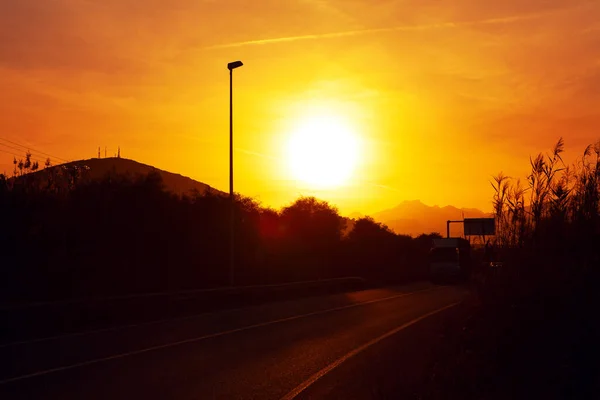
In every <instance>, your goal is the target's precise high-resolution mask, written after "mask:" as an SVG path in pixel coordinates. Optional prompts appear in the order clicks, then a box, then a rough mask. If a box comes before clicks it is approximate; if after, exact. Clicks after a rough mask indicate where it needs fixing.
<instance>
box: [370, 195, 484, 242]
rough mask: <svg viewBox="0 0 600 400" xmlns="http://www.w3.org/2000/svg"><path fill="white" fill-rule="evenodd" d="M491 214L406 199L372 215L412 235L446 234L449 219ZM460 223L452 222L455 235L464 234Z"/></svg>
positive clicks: (399, 230)
mask: <svg viewBox="0 0 600 400" xmlns="http://www.w3.org/2000/svg"><path fill="white" fill-rule="evenodd" d="M489 216H490V214H487V213H485V212H483V211H481V210H478V209H476V208H457V207H454V206H445V207H439V206H437V205H436V206H428V205H426V204H423V203H422V202H421V201H419V200H412V201H404V202H402V203H400V204H398V205H397V206H396V207H393V208H390V209H387V210H383V211H380V212H377V213H375V214H373V215H372V217H373V218H374V219H375V220H376V221H379V222H382V223H384V224H386V225H387V226H388V227H389V228H390V229H392V230H393V231H394V232H396V233H397V234H404V235H412V236H416V235H420V234H422V233H431V232H438V233H441V234H445V232H446V221H448V220H460V219H463V217H465V218H483V217H489ZM459 225H460V224H452V225H451V226H450V227H451V233H452V234H453V235H462V233H463V231H462V229H463V228H462V226H459Z"/></svg>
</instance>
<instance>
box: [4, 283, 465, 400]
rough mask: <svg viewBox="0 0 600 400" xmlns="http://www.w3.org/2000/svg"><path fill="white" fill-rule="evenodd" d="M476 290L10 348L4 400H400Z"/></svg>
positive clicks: (323, 304)
mask: <svg viewBox="0 0 600 400" xmlns="http://www.w3.org/2000/svg"><path fill="white" fill-rule="evenodd" d="M466 293H467V292H466V290H465V289H464V288H461V287H456V286H431V285H429V284H424V283H422V284H414V285H409V286H403V287H397V288H390V289H376V290H365V291H361V292H354V293H346V294H337V295H332V296H325V297H314V298H305V299H300V300H294V301H286V302H279V303H273V304H265V305H261V306H254V307H248V308H242V309H236V310H229V311H220V312H215V313H208V314H201V315H196V316H188V317H184V318H176V319H169V320H162V321H154V322H150V323H143V324H137V325H129V326H122V327H117V328H110V329H103V330H97V331H88V332H80V333H75V334H69V335H64V336H58V337H49V338H38V339H35V340H28V341H25V342H14V343H5V344H3V345H0V360H1V361H0V398H1V399H61V400H65V399H111V400H116V399H138V398H139V399H155V398H156V399H292V398H310V399H320V398H327V399H330V398H339V399H353V398H356V399H363V398H374V399H382V398H397V397H398V396H400V395H403V396H411V395H414V394H415V393H414V391H415V390H418V385H419V383H420V382H421V380H422V378H423V374H424V373H425V370H426V368H427V364H428V362H430V361H431V357H432V354H430V353H431V347H432V342H433V341H435V340H440V339H439V337H437V336H436V335H438V333H437V332H438V331H439V327H440V325H441V324H443V323H444V319H445V318H451V315H452V312H453V310H454V309H455V308H456V307H455V306H456V304H457V303H459V302H460V301H461V300H462V299H464V297H465V295H466Z"/></svg>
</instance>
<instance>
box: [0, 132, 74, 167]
mask: <svg viewBox="0 0 600 400" xmlns="http://www.w3.org/2000/svg"><path fill="white" fill-rule="evenodd" d="M0 140H4V141H5V142H8V143H12V144H14V145H17V146H20V147H23V148H25V149H27V150H32V151H35V152H36V153H39V154H44V155H46V156H49V157H52V158H56V159H57V160H61V161H63V162H69V160H66V159H64V158H61V157H57V156H53V155H52V154H48V153H44V152H43V151H39V150H36V149H34V148H31V147H29V146H25V145H22V144H20V143H17V142H14V141H12V140H9V139H6V138H3V137H0Z"/></svg>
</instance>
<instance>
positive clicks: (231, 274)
mask: <svg viewBox="0 0 600 400" xmlns="http://www.w3.org/2000/svg"><path fill="white" fill-rule="evenodd" d="M242 65H244V64H243V63H242V62H241V61H233V62H230V63H229V64H227V69H229V285H230V286H234V285H235V250H234V249H235V198H234V194H233V70H234V69H236V68H239V67H241V66H242Z"/></svg>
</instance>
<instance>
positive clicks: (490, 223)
mask: <svg viewBox="0 0 600 400" xmlns="http://www.w3.org/2000/svg"><path fill="white" fill-rule="evenodd" d="M464 224H465V236H493V235H495V234H496V223H495V220H494V218H465V221H464Z"/></svg>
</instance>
